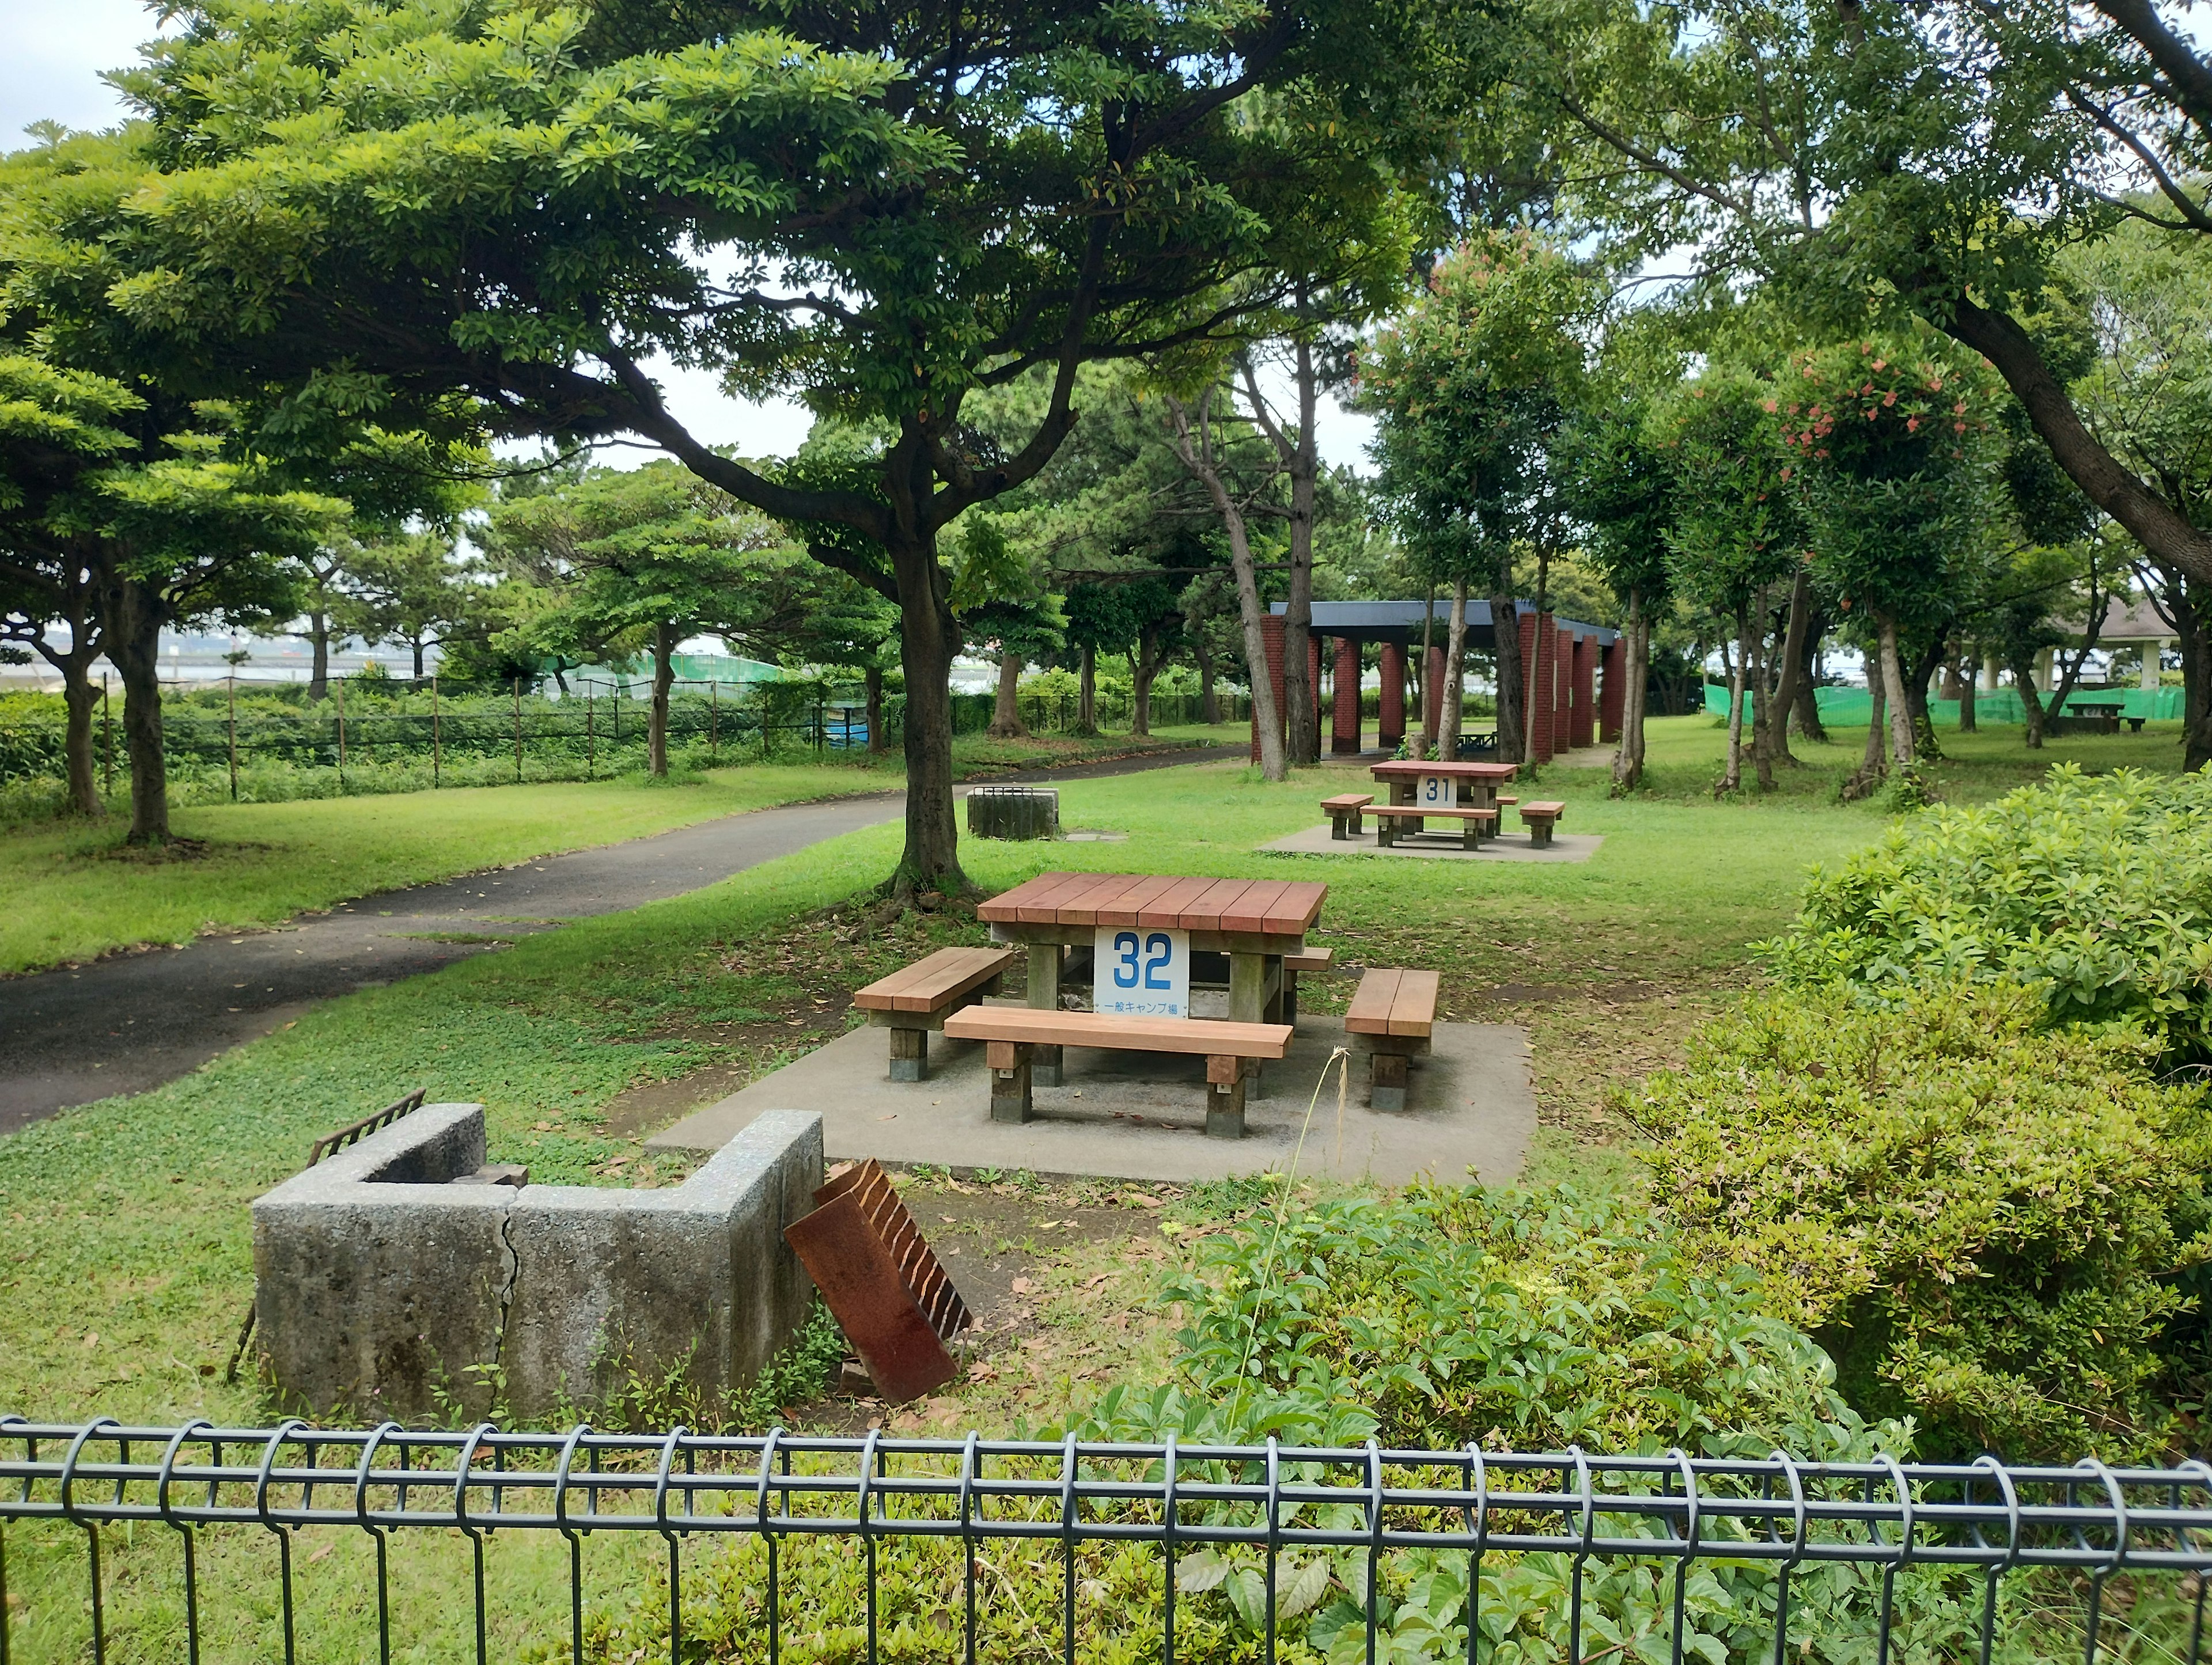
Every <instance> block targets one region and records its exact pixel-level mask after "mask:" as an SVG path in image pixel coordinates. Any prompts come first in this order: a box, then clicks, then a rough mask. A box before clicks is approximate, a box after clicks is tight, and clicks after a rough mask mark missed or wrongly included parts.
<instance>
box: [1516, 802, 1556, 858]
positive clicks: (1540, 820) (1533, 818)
mask: <svg viewBox="0 0 2212 1665" xmlns="http://www.w3.org/2000/svg"><path fill="white" fill-rule="evenodd" d="M1566 812H1567V806H1566V805H1565V804H1562V803H1560V802H1559V800H1558V799H1540V800H1539V801H1538V802H1536V803H1534V804H1523V805H1521V824H1522V826H1524V827H1526V828H1528V842H1529V843H1530V844H1531V845H1533V846H1534V848H1537V849H1540V850H1541V849H1542V848H1544V847H1545V846H1546V845H1547V844H1549V843H1550V842H1552V823H1553V822H1555V821H1557V820H1558V819H1559V817H1561V816H1563V815H1565V813H1566Z"/></svg>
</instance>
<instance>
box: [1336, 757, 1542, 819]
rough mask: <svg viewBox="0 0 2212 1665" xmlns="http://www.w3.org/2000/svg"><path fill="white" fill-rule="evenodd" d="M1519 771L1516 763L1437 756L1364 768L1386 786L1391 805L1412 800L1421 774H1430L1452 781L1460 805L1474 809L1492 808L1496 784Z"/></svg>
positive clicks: (1396, 760)
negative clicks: (1421, 761) (1466, 761)
mask: <svg viewBox="0 0 2212 1665" xmlns="http://www.w3.org/2000/svg"><path fill="white" fill-rule="evenodd" d="M1520 772H1521V771H1520V769H1519V768H1518V766H1516V765H1515V764H1512V763H1460V762H1457V761H1454V760H1446V759H1444V758H1440V757H1438V758H1431V759H1430V760H1429V761H1427V762H1425V763H1420V762H1416V761H1415V760H1414V759H1413V758H1410V757H1406V758H1395V757H1394V758H1392V759H1391V760H1390V761H1389V762H1388V763H1375V764H1371V765H1370V767H1369V769H1368V773H1369V774H1370V775H1373V776H1374V777H1375V778H1376V780H1377V781H1381V782H1382V783H1383V785H1384V786H1386V787H1389V789H1390V801H1391V802H1392V803H1393V804H1410V803H1412V802H1413V794H1414V792H1415V790H1416V788H1417V787H1419V782H1420V780H1421V777H1422V776H1423V775H1442V776H1443V778H1444V779H1445V780H1447V781H1451V782H1452V784H1453V787H1454V790H1455V792H1456V793H1457V794H1458V799H1459V803H1460V804H1461V805H1462V807H1464V808H1468V809H1478V810H1494V809H1496V808H1497V807H1498V784H1499V783H1500V782H1501V781H1510V780H1513V779H1514V778H1515V777H1516V776H1517V775H1519V774H1520Z"/></svg>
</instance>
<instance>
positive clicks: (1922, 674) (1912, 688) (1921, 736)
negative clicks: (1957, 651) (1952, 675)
mask: <svg viewBox="0 0 2212 1665" xmlns="http://www.w3.org/2000/svg"><path fill="white" fill-rule="evenodd" d="M1950 647H1951V641H1950V630H1949V627H1948V626H1947V627H1945V629H1944V630H1943V632H1942V634H1941V635H1937V636H1936V640H1935V641H1934V643H1933V644H1932V645H1931V646H1930V647H1929V649H1928V652H1927V653H1924V654H1923V655H1922V656H1921V657H1920V658H1919V659H1906V658H1905V654H1904V653H1903V652H1902V651H1901V649H1900V651H1899V654H1898V662H1899V664H1900V665H1903V666H1904V668H1905V698H1906V699H1907V700H1909V701H1910V702H1911V705H1912V749H1913V754H1914V756H1916V757H1918V758H1919V759H1920V761H1921V762H1923V763H1936V762H1940V761H1941V760H1942V756H1943V747H1942V743H1941V742H1940V741H1938V740H1937V739H1936V714H1935V712H1934V711H1933V710H1932V709H1931V708H1929V703H1928V700H1929V695H1928V685H1929V684H1930V683H1931V682H1933V681H1935V679H1936V672H1937V671H1940V670H1942V668H1943V665H1944V663H1945V661H1946V660H1948V659H1949V657H1950Z"/></svg>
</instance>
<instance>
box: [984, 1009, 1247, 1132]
mask: <svg viewBox="0 0 2212 1665" xmlns="http://www.w3.org/2000/svg"><path fill="white" fill-rule="evenodd" d="M945 1037H946V1038H947V1039H948V1040H954V1041H982V1042H987V1043H988V1047H987V1053H986V1055H985V1061H986V1062H987V1064H988V1065H989V1066H990V1070H991V1120H992V1121H1028V1120H1029V1119H1030V1114H1031V1110H1032V1105H1031V1103H1030V1057H1031V1054H1033V1053H1034V1051H1035V1049H1036V1048H1038V1047H1097V1048H1105V1049H1108V1050H1112V1051H1121V1052H1179V1053H1198V1054H1204V1055H1205V1058H1206V1137H1207V1138H1209V1139H1242V1138H1243V1137H1244V1088H1245V1081H1246V1078H1247V1076H1248V1074H1249V1066H1250V1065H1251V1064H1253V1063H1255V1062H1256V1061H1259V1060H1267V1059H1278V1058H1280V1057H1282V1056H1283V1055H1284V1054H1285V1052H1287V1051H1288V1050H1289V1048H1290V1044H1291V1026H1290V1025H1289V1024H1232V1023H1228V1022H1225V1021H1224V1020H1222V1019H1220V1018H1125V1017H1122V1016H1121V1015H1119V1014H1117V1013H1115V1012H1051V1011H1047V1010H1043V1009H1042V1008H1039V1007H1036V1006H969V1007H968V1008H967V1010H965V1011H964V1012H954V1013H953V1014H952V1015H951V1017H950V1018H946V1019H945Z"/></svg>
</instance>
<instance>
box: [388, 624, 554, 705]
mask: <svg viewBox="0 0 2212 1665" xmlns="http://www.w3.org/2000/svg"><path fill="white" fill-rule="evenodd" d="M407 645H408V646H409V647H411V648H413V649H414V650H415V680H416V681H417V682H420V681H422V650H423V648H424V647H425V646H426V645H427V641H426V639H425V638H423V637H422V636H416V637H413V638H411V639H410V641H408V644H407ZM555 677H556V680H557V679H558V677H559V673H558V672H557V671H556V673H555ZM567 691H568V689H567V687H566V685H565V684H564V685H563V686H562V692H563V693H566V692H567Z"/></svg>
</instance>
